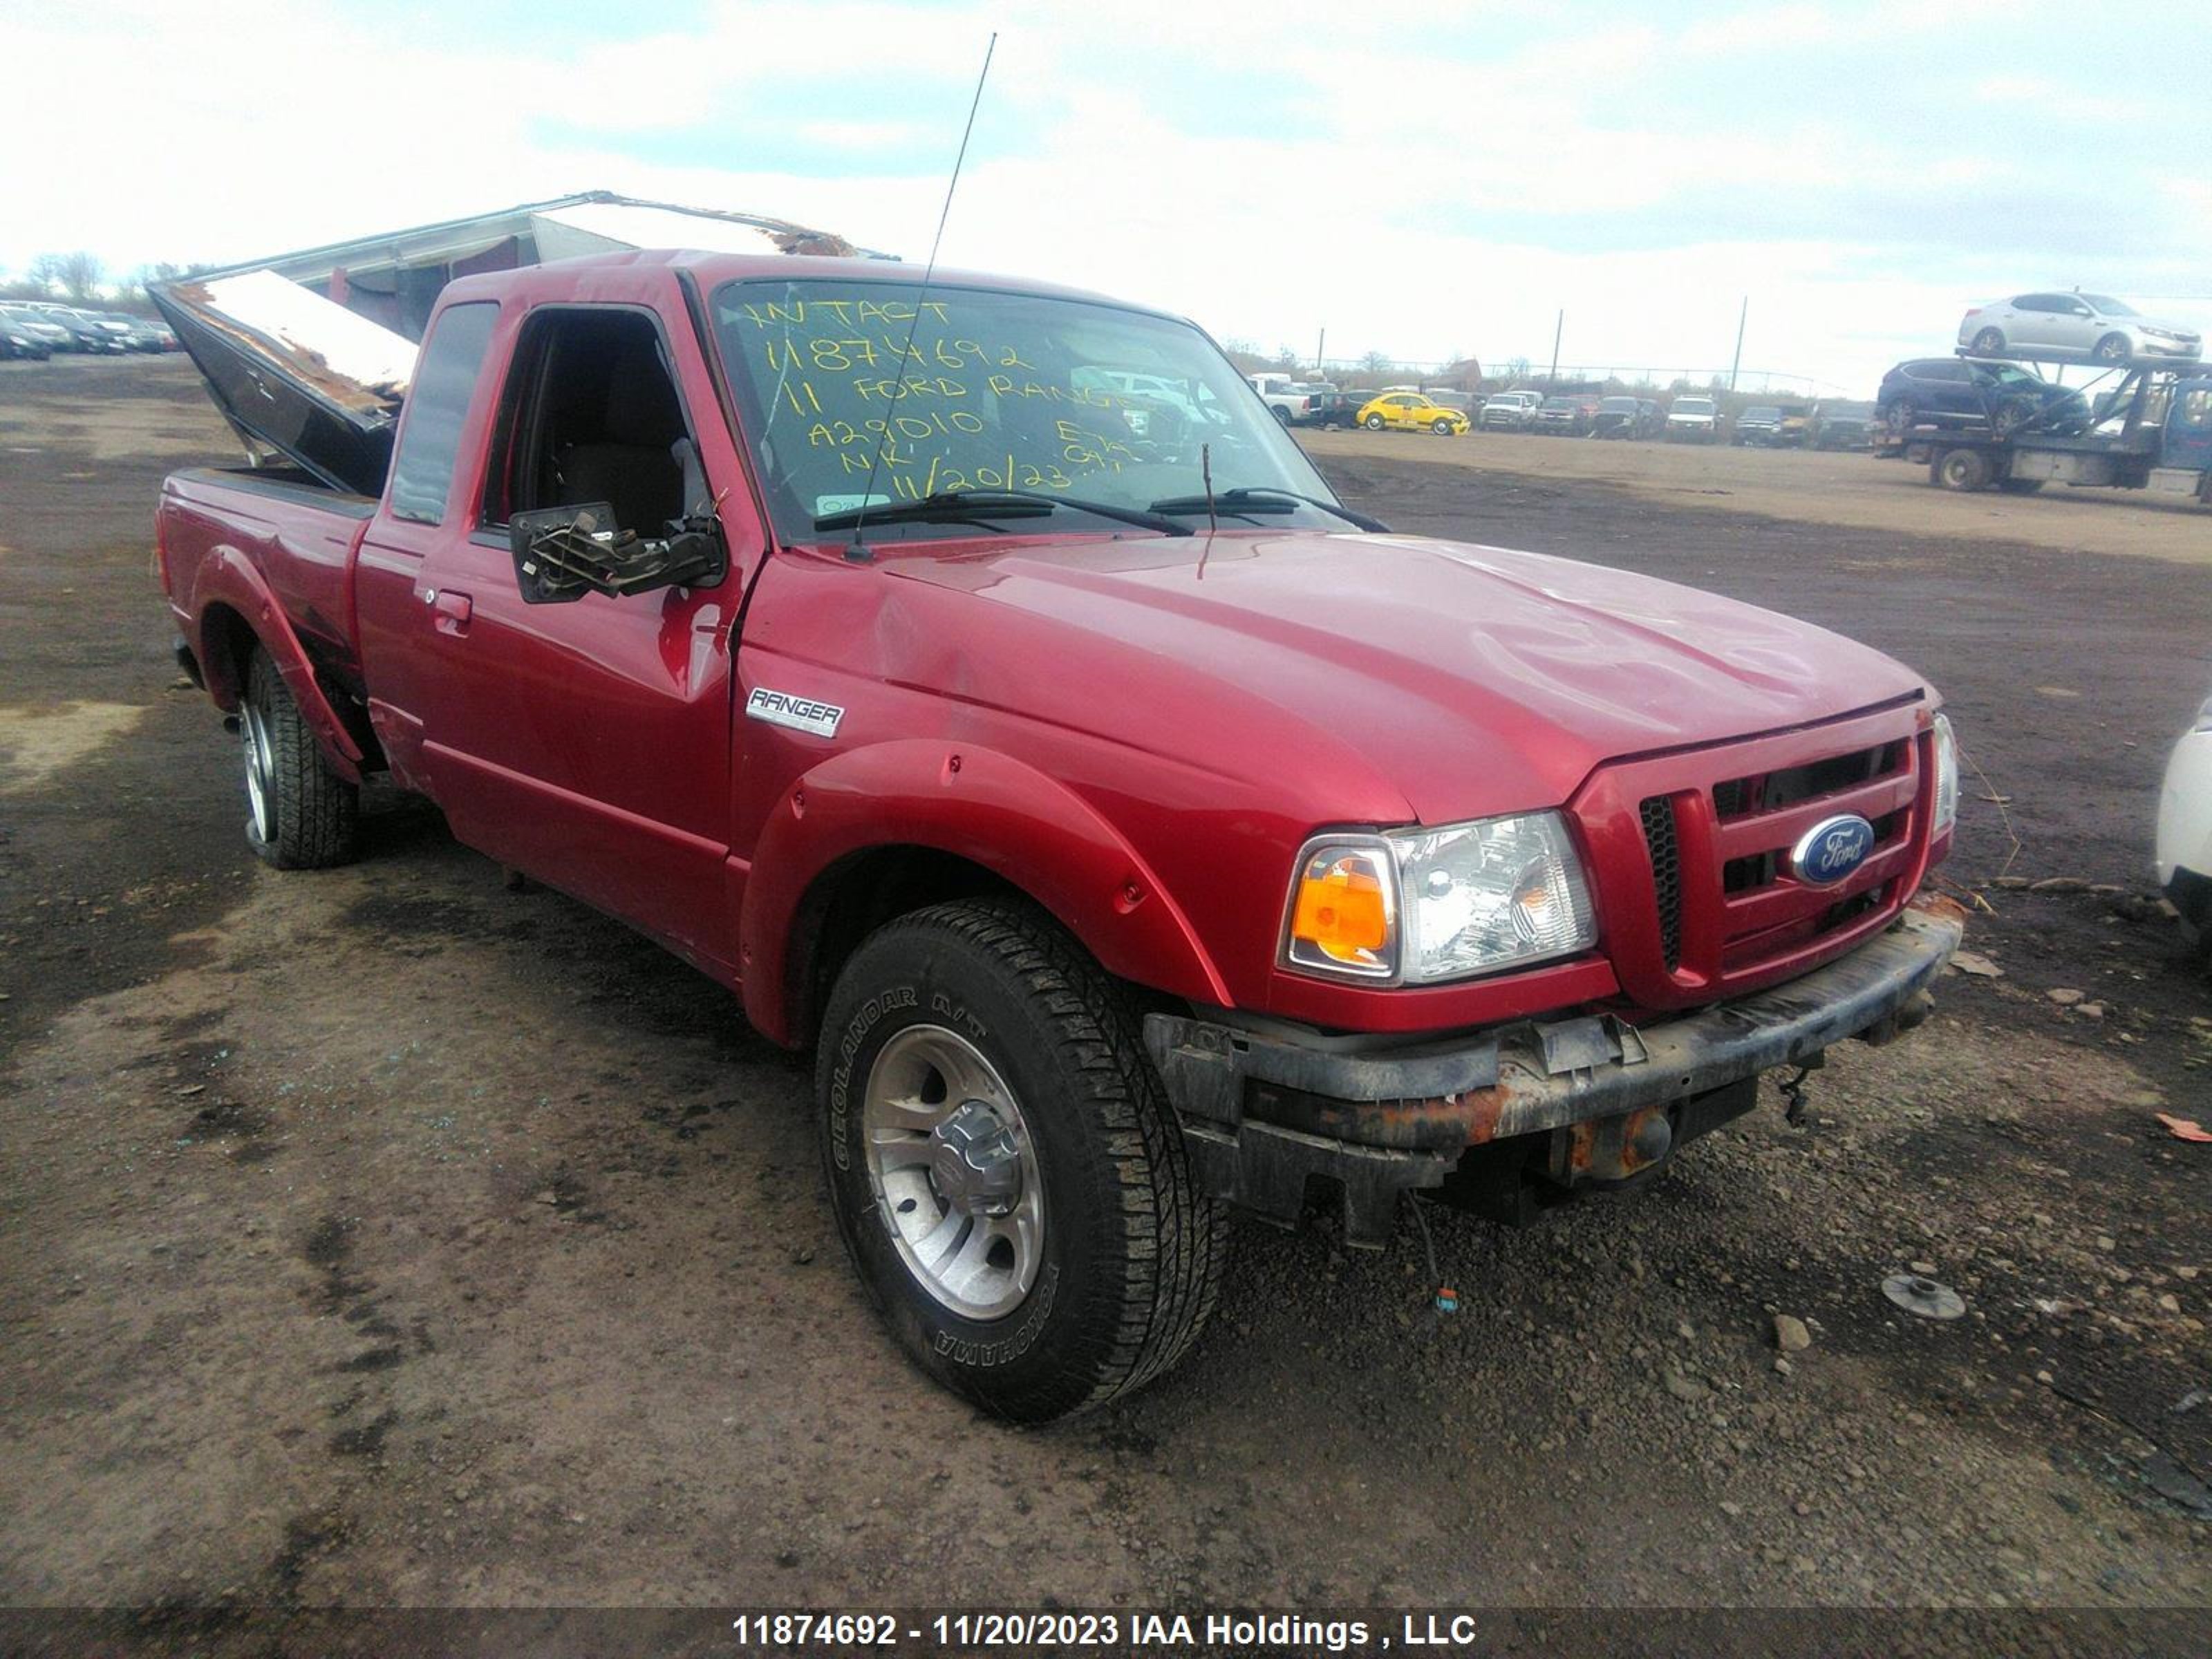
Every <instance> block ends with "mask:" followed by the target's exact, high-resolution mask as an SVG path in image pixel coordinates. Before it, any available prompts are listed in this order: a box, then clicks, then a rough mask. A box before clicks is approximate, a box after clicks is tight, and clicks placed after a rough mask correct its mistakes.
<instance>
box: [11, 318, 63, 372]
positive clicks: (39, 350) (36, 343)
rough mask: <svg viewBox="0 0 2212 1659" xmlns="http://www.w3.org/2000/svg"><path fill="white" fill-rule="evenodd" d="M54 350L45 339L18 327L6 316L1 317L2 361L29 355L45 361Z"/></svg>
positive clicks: (36, 359) (34, 358) (35, 359)
mask: <svg viewBox="0 0 2212 1659" xmlns="http://www.w3.org/2000/svg"><path fill="white" fill-rule="evenodd" d="M52 355H53V352H52V349H51V348H50V347H48V345H47V344H46V342H45V341H44V340H41V339H40V338H39V337H37V336H35V335H33V334H29V333H26V332H25V331H23V330H21V329H19V328H17V327H16V326H15V325H14V324H13V323H11V322H9V320H8V319H6V318H5V317H0V361H4V360H6V359H8V358H11V357H28V358H31V359H33V361H43V360H45V359H46V358H47V357H51V356H52Z"/></svg>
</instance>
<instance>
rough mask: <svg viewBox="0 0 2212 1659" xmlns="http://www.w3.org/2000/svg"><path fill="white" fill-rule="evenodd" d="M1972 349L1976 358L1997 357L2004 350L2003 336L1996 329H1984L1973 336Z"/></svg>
mask: <svg viewBox="0 0 2212 1659" xmlns="http://www.w3.org/2000/svg"><path fill="white" fill-rule="evenodd" d="M1973 349H1974V355H1975V356H1978V357H1995V356H2000V355H2001V354H2002V352H2003V350H2004V335H2003V334H2002V332H2001V331H1998V330H1996V329H1994V328H1985V329H1984V330H1983V331H1981V332H1980V333H1979V334H1977V335H1976V336H1974V347H1973Z"/></svg>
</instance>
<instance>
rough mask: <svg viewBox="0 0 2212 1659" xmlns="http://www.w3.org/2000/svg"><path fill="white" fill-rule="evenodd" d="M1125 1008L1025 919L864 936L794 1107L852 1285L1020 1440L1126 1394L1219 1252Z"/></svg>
mask: <svg viewBox="0 0 2212 1659" xmlns="http://www.w3.org/2000/svg"><path fill="white" fill-rule="evenodd" d="M816 1090H817V1095H818V1097H819V1101H820V1107H821V1113H822V1119H821V1128H822V1148H823V1171H824V1173H825V1175H826V1176H827V1178H828V1182H829V1192H830V1198H831V1202H832V1206H833V1207H834V1209H835V1211H836V1217H837V1225H838V1229H839V1231H840V1232H841V1233H842V1236H843V1237H844V1241H845V1247H846V1249H847V1251H848V1254H849V1255H851V1257H852V1261H853V1265H854V1269H855V1270H856V1271H857V1272H858V1273H859V1274H860V1282H861V1284H862V1285H863V1287H864V1288H865V1289H866V1291H867V1293H868V1297H869V1299H870V1300H871V1301H872V1302H873V1303H874V1304H875V1305H876V1308H877V1310H878V1312H879V1313H880V1314H881V1315H882V1316H883V1318H884V1323H885V1324H886V1325H887V1326H888V1327H889V1328H890V1332H891V1334H892V1335H893V1336H894V1337H895V1338H896V1339H897V1340H898V1342H899V1345H900V1346H902V1347H903V1348H904V1349H905V1350H906V1352H907V1354H908V1357H909V1358H912V1359H913V1360H914V1362H915V1364H917V1365H919V1366H920V1367H921V1369H922V1370H924V1371H926V1372H927V1373H928V1374H929V1375H930V1376H933V1377H934V1378H935V1379H936V1380H937V1381H938V1382H939V1383H943V1384H944V1385H945V1387H947V1388H949V1389H952V1390H953V1391H954V1392H956V1393H957V1394H960V1395H965V1396H966V1397H967V1398H968V1399H969V1400H972V1401H975V1403H976V1404H977V1405H979V1406H981V1407H983V1408H984V1409H985V1410H987V1411H989V1412H992V1413H995V1414H997V1415H999V1416H1000V1417H1004V1418H1008V1419H1012V1420H1013V1421H1016V1422H1021V1423H1043V1422H1048V1421H1051V1420H1052V1419H1055V1418H1060V1417H1065V1416H1067V1415H1069V1414H1070V1413H1075V1412H1080V1411H1086V1410H1089V1409H1091V1408H1093V1407H1097V1406H1101V1405H1103V1404H1105V1403H1106V1402H1107V1401H1110V1400H1113V1399H1115V1398H1116V1397H1117V1396H1119V1395H1123V1394H1126V1393H1127V1392H1129V1391H1130V1390H1132V1389H1137V1388H1140V1387H1142V1386H1143V1385H1144V1384H1145V1383H1148V1382H1150V1381H1151V1380H1152V1378H1154V1377H1155V1376H1159V1375H1161V1374H1162V1373H1163V1372H1164V1371H1166V1370H1168V1369H1169V1368H1170V1367H1171V1366H1172V1365H1174V1364H1175V1363H1176V1361H1177V1360H1178V1359H1179V1358H1182V1355H1183V1354H1184V1353H1185V1352H1187V1351H1188V1349H1189V1347H1190V1346H1191V1345H1192V1343H1193V1342H1194V1341H1195V1340H1196V1339H1197V1337H1198V1334H1199V1332H1200V1330H1201V1329H1202V1328H1204V1326H1205V1323H1206V1318H1207V1316H1208V1315H1209V1314H1210V1313H1211V1312H1212V1307H1213V1302H1214V1298H1215V1296H1216V1294H1217V1291H1218V1287H1219V1283H1220V1273H1221V1265H1222V1261H1223V1259H1224V1256H1225V1249H1226V1234H1225V1225H1226V1224H1225V1211H1224V1209H1223V1207H1222V1206H1220V1205H1219V1204H1218V1203H1216V1202H1215V1201H1213V1200H1211V1199H1208V1198H1206V1197H1205V1196H1204V1195H1203V1194H1200V1191H1199V1190H1198V1187H1197V1183H1196V1181H1195V1178H1194V1175H1193V1172H1192V1170H1191V1165H1190V1158H1189V1153H1188V1150H1187V1148H1186V1147H1185V1146H1184V1144H1183V1139H1182V1129H1181V1127H1180V1126H1179V1125H1178V1124H1177V1122H1176V1117H1175V1112H1174V1109H1173V1108H1172V1107H1171V1106H1170V1104H1169V1103H1168V1100H1167V1097H1166V1095H1165V1092H1164V1090H1163V1089H1162V1087H1161V1085H1160V1081H1159V1078H1158V1074H1157V1073H1155V1072H1154V1071H1153V1069H1152V1062H1151V1060H1149V1059H1148V1058H1147V1057H1146V1054H1145V1052H1144V1046H1143V1043H1142V1041H1141V1040H1140V1037H1139V1019H1138V1016H1137V1012H1136V1010H1135V1009H1134V1007H1133V1006H1132V1004H1131V1001H1130V999H1129V997H1128V994H1127V992H1126V990H1124V989H1123V987H1121V985H1120V984H1119V983H1118V982H1117V981H1114V980H1112V979H1111V978H1109V976H1108V975H1106V974H1105V973H1104V972H1103V970H1102V969H1099V968H1098V966H1097V964H1096V963H1093V962H1092V961H1091V959H1090V957H1088V956H1086V955H1085V953H1084V951H1082V949H1081V948H1080V947H1079V945H1076V944H1075V942H1074V941H1073V939H1069V938H1068V937H1067V936H1066V934H1065V933H1062V932H1061V931H1060V929H1059V928H1058V927H1056V926H1054V924H1053V923H1052V921H1050V920H1049V919H1048V918H1047V917H1045V916H1042V915H1040V914H1039V913H1037V912H1036V911H1035V910H1033V909H1031V908H1028V907H1027V906H1025V905H1020V904H1016V903H1006V902H973V903H958V904H944V905H939V906H936V907H934V908H930V909H927V910H922V911H919V912H916V913H915V914H914V915H909V916H905V917H902V918H900V919H899V920H897V921H892V922H890V923H888V924H886V925H885V926H884V927H882V928H881V929H879V930H878V932H877V933H874V934H872V935H871V936H870V937H869V938H868V939H866V941H865V942H864V943H863V944H862V945H861V946H860V949H859V950H858V951H855V952H854V955H853V957H852V960H851V961H850V962H849V963H847V964H846V967H845V969H844V970H843V972H842V973H841V974H840V975H839V976H838V979H837V983H836V988H835V990H834V991H833V992H832V993H831V994H830V999H829V1010H828V1013H827V1016H826V1018H825V1019H824V1021H823V1028H822V1042H821V1050H820V1059H819V1060H818V1062H817V1068H816Z"/></svg>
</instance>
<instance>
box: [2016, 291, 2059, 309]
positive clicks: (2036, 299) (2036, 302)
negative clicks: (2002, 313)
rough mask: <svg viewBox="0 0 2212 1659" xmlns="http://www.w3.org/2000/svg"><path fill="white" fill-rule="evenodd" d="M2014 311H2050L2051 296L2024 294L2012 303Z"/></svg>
mask: <svg viewBox="0 0 2212 1659" xmlns="http://www.w3.org/2000/svg"><path fill="white" fill-rule="evenodd" d="M2012 308H2013V309H2014V310H2015V311H2048V310H2050V309H2051V296H2050V295H2047V294H2023V295H2020V296H2019V297H2018V298H2017V299H2015V301H2013V302H2012Z"/></svg>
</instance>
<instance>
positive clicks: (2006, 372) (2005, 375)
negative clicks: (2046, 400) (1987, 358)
mask: <svg viewBox="0 0 2212 1659" xmlns="http://www.w3.org/2000/svg"><path fill="white" fill-rule="evenodd" d="M1988 372H1989V374H1990V378H1991V379H1992V380H1996V382H1997V383H1998V384H1999V385H2000V386H2037V387H2040V386H2042V385H2043V384H2044V382H2043V381H2042V380H2039V378H2037V377H2036V376H2035V375H2033V374H2029V373H2028V372H2027V370H2026V369H2024V368H2014V367H2013V366H2012V365H2011V364H2009V363H1992V364H1990V367H1989V371H1988Z"/></svg>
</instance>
